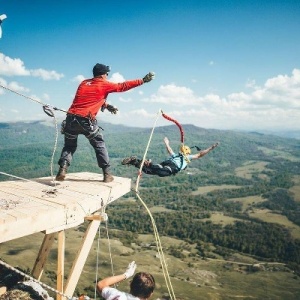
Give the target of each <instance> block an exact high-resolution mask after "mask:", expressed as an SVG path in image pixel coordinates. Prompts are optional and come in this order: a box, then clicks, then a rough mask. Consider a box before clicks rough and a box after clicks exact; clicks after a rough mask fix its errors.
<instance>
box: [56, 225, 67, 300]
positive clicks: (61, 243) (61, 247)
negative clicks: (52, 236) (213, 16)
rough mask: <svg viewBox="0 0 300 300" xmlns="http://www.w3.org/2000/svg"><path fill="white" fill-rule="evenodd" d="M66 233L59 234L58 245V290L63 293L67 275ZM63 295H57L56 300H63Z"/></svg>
mask: <svg viewBox="0 0 300 300" xmlns="http://www.w3.org/2000/svg"><path fill="white" fill-rule="evenodd" d="M65 241H66V236H65V231H64V230H62V231H59V232H58V245H57V288H56V289H57V290H58V291H60V292H62V293H63V290H64V275H65V273H64V272H65V268H64V264H65ZM62 299H63V298H62V296H61V295H58V294H57V295H56V300H62Z"/></svg>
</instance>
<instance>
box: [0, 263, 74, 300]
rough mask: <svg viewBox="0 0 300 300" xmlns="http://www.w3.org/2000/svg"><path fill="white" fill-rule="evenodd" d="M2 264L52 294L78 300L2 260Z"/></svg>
mask: <svg viewBox="0 0 300 300" xmlns="http://www.w3.org/2000/svg"><path fill="white" fill-rule="evenodd" d="M0 264H1V265H3V266H5V267H6V268H7V269H9V270H12V271H14V272H16V273H18V274H20V275H22V276H24V277H25V278H27V279H29V280H32V281H33V282H36V283H38V284H40V285H41V286H42V287H44V288H46V289H47V290H49V291H52V292H54V293H56V294H58V295H61V296H63V297H65V298H67V299H70V300H76V299H78V298H76V297H70V296H68V295H66V294H64V293H62V292H60V291H58V290H56V289H54V288H52V287H51V286H49V285H47V284H45V283H43V282H41V281H39V280H37V279H35V278H33V277H31V276H29V275H28V274H25V273H24V272H22V271H20V270H18V269H16V268H14V267H12V266H10V265H9V264H7V263H5V262H4V261H2V260H0Z"/></svg>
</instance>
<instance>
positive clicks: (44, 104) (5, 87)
mask: <svg viewBox="0 0 300 300" xmlns="http://www.w3.org/2000/svg"><path fill="white" fill-rule="evenodd" d="M0 87H2V88H3V89H5V90H8V91H10V92H12V93H15V94H16V95H19V96H21V97H24V98H26V99H28V100H31V101H34V102H36V103H39V104H41V105H43V106H48V107H49V105H48V104H46V103H43V102H42V101H40V100H37V99H34V98H31V97H28V96H25V95H23V94H21V93H19V92H17V91H14V90H12V89H10V88H9V87H7V86H4V85H2V84H0ZM53 109H54V110H59V111H62V112H65V113H66V112H67V111H65V110H63V109H60V108H57V107H53Z"/></svg>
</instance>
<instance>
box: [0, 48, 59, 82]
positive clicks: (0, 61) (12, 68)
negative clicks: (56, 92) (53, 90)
mask: <svg viewBox="0 0 300 300" xmlns="http://www.w3.org/2000/svg"><path fill="white" fill-rule="evenodd" d="M0 75H3V76H33V77H41V78H42V79H43V80H59V79H61V78H62V77H64V75H63V74H59V73H57V72H56V71H47V70H44V69H33V70H27V69H26V68H25V66H24V62H23V61H22V60H21V59H19V58H10V57H8V56H5V55H4V54H3V53H0Z"/></svg>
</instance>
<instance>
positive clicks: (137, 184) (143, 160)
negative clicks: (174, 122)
mask: <svg viewBox="0 0 300 300" xmlns="http://www.w3.org/2000/svg"><path fill="white" fill-rule="evenodd" d="M161 112H162V111H161V109H160V110H159V111H158V113H157V116H156V119H155V122H154V124H153V127H152V130H151V134H150V137H149V141H148V144H147V146H146V150H145V153H144V156H143V159H142V163H141V166H140V169H139V173H138V177H137V181H136V189H135V190H136V192H137V191H138V186H139V182H140V177H141V176H142V169H143V166H144V162H145V160H146V156H147V152H148V149H149V147H150V143H151V139H152V136H153V132H154V128H155V126H156V122H157V120H158V117H159V115H160V113H161Z"/></svg>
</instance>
